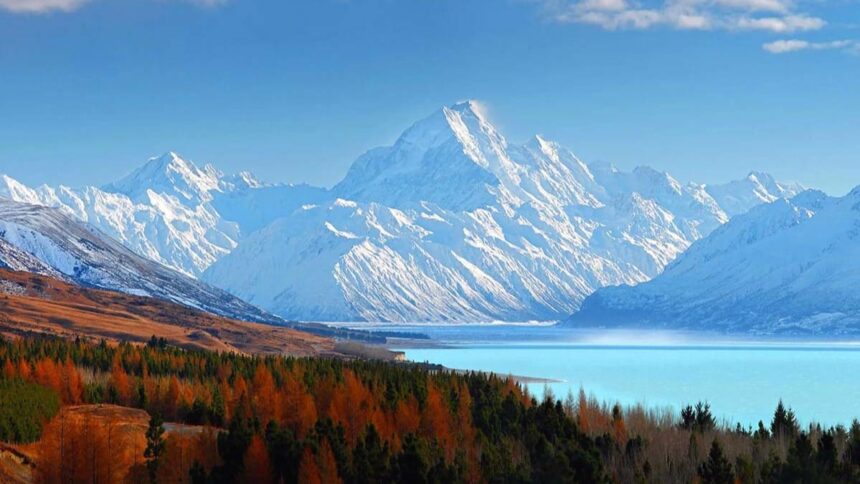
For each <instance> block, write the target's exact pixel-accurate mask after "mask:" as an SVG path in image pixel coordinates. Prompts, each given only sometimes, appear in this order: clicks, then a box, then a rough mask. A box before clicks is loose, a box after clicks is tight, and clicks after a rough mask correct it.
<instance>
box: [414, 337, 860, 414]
mask: <svg viewBox="0 0 860 484" xmlns="http://www.w3.org/2000/svg"><path fill="white" fill-rule="evenodd" d="M398 329H404V330H406V329H408V330H413V331H420V332H422V333H425V334H428V335H430V336H431V337H432V338H433V344H436V345H438V346H439V347H408V346H405V347H402V348H400V349H402V350H403V351H405V352H406V355H407V358H408V359H410V360H413V361H419V362H425V361H426V362H431V363H438V364H442V365H444V366H446V367H448V368H453V369H469V370H482V371H489V372H495V373H498V374H502V375H508V374H512V375H520V376H528V377H540V378H547V379H553V380H559V381H558V382H552V383H530V384H528V385H529V390H530V391H532V392H533V393H534V394H536V395H538V396H540V395H542V394H543V391H544V386H545V385H549V387H550V388H551V389H552V390H553V392H554V393H555V395H556V396H557V397H560V398H563V397H564V396H565V395H566V394H567V392H568V391H569V390H572V391H573V392H574V393H576V392H578V391H579V389H580V387H581V388H584V389H585V391H586V392H587V393H590V394H594V395H595V396H596V397H597V398H598V399H599V400H602V401H606V402H620V403H621V404H622V405H632V404H636V403H642V404H644V405H645V406H648V407H672V408H673V409H674V410H676V411H677V410H678V408H679V407H680V406H681V405H684V404H687V403H695V402H697V401H699V400H702V401H707V402H709V403H710V404H711V407H712V410H713V412H714V413H715V415H717V416H718V417H719V418H721V419H724V420H726V421H728V422H731V424H732V425H734V424H735V423H741V424H742V425H744V426H747V425H755V424H757V422H758V421H759V420H763V421H765V422H766V423H767V422H769V421H770V418H771V416H772V415H773V410H774V408H775V407H776V404H777V402H778V401H779V400H780V399H782V400H783V401H784V402H785V403H786V404H787V405H788V406H790V407H792V408H793V409H794V410H795V412H796V413H797V416H798V418H799V420H800V421H801V422H802V423H809V422H810V421H816V422H819V423H822V424H826V425H835V424H840V423H841V424H849V423H850V422H851V420H852V419H853V418H855V417H860V346H857V345H856V344H852V343H844V342H842V343H822V342H819V343H806V342H796V341H788V342H786V341H755V340H741V341H730V340H723V339H720V338H715V337H708V336H702V335H677V334H663V335H656V334H654V333H640V334H636V333H614V334H612V333H610V334H607V333H599V332H588V333H572V332H571V331H569V330H567V331H562V330H558V329H555V328H547V327H528V326H522V327H516V326H511V327H506V326H492V327H477V326H471V327H468V328H452V327H421V328H415V327H404V328H398Z"/></svg>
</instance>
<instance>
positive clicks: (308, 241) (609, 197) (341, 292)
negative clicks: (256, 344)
mask: <svg viewBox="0 0 860 484" xmlns="http://www.w3.org/2000/svg"><path fill="white" fill-rule="evenodd" d="M744 187H749V186H748V185H745V186H742V187H740V188H738V191H739V192H741V191H742V189H743V188H744ZM749 199H750V201H749V202H748V203H750V206H752V204H753V202H752V200H758V203H761V200H759V198H758V197H754V196H750V197H749ZM727 220H728V217H727V215H726V213H725V212H724V211H723V210H722V209H721V208H720V206H719V205H718V204H717V202H716V201H715V200H714V199H713V197H712V196H711V195H710V194H709V193H708V192H707V190H706V187H705V186H703V185H695V184H691V185H687V186H685V185H682V184H681V183H680V182H678V181H677V180H676V179H674V178H673V177H672V176H671V175H669V174H668V173H664V172H660V171H657V170H654V169H651V168H648V167H639V168H637V169H635V170H633V171H632V172H625V171H621V170H618V169H616V168H614V167H609V166H597V167H592V166H589V165H587V164H585V163H583V162H582V161H581V160H579V159H578V158H577V157H576V156H575V155H574V154H573V153H572V152H571V151H569V150H567V149H566V148H564V147H563V146H561V145H560V144H558V143H555V142H553V141H550V140H548V139H546V138H544V137H542V136H535V137H533V138H532V139H530V140H529V141H528V142H526V143H525V144H523V145H514V144H511V143H509V142H508V141H507V140H506V139H505V137H504V136H502V134H501V133H499V132H498V130H496V128H495V127H493V126H492V124H491V123H490V122H489V120H488V119H487V117H486V116H484V115H483V114H482V112H481V110H480V109H479V105H477V104H475V103H470V102H466V103H459V104H455V105H453V106H449V107H443V108H441V109H439V110H437V111H435V112H434V113H432V114H431V115H430V116H428V117H427V118H425V119H423V120H421V121H419V122H417V123H415V124H413V125H412V126H410V127H409V128H408V129H406V130H405V131H404V132H403V134H402V135H401V136H400V137H399V138H398V139H397V140H396V141H395V143H394V144H393V145H392V146H388V147H382V148H376V149H373V150H370V151H368V152H366V153H365V154H364V155H362V156H360V157H359V158H358V159H357V160H356V161H355V162H354V163H353V165H352V167H351V168H350V169H349V171H348V173H347V175H346V176H345V178H344V179H343V181H341V182H340V183H339V184H338V185H336V186H335V187H334V188H333V189H332V191H331V193H329V194H328V200H327V201H326V200H325V199H324V200H321V201H317V202H314V203H308V204H305V205H304V206H302V209H301V210H296V211H294V212H292V213H291V214H289V215H287V216H285V217H284V218H282V219H280V220H278V221H276V222H274V223H272V224H271V225H269V226H268V227H266V228H264V229H262V230H260V231H258V232H256V233H255V234H252V235H251V236H249V237H248V238H247V239H245V240H244V241H242V242H240V244H239V247H238V248H237V249H236V250H234V251H233V252H232V253H231V254H230V255H228V256H226V257H224V258H223V259H221V260H219V261H218V262H217V263H215V264H214V265H213V266H212V267H210V268H209V269H208V270H207V271H206V272H205V273H204V276H203V277H204V279H205V280H207V281H209V282H211V283H213V284H215V285H217V286H220V287H224V288H226V289H228V290H230V291H231V292H233V293H234V294H237V295H239V296H241V297H243V298H246V299H247V300H249V301H252V302H253V303H256V304H259V305H261V306H262V307H265V308H268V309H270V310H272V311H274V312H276V313H278V314H281V315H283V316H285V317H291V318H311V319H323V320H332V319H334V320H354V319H367V320H383V321H386V320H397V321H483V320H496V319H500V320H514V319H552V318H557V317H559V316H562V315H564V314H565V312H567V311H570V310H571V309H575V308H577V307H578V305H579V303H580V301H582V299H583V298H584V297H585V296H587V295H588V294H590V293H591V292H592V291H593V290H594V289H596V288H599V287H603V286H606V285H611V284H619V283H626V284H635V283H638V282H642V281H646V280H648V279H650V278H652V277H653V276H655V275H657V274H659V273H660V271H661V270H662V269H663V268H664V267H665V266H666V265H667V264H669V263H670V262H671V261H672V260H673V259H675V257H677V256H678V255H679V254H680V253H682V252H683V251H684V250H685V249H686V248H687V247H688V246H689V245H690V244H691V243H693V242H694V241H696V240H698V239H699V238H701V237H702V236H704V235H707V234H708V233H710V232H711V231H712V230H714V229H715V228H717V227H719V226H720V225H722V224H723V223H725V222H726V221H727Z"/></svg>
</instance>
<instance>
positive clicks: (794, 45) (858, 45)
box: [761, 39, 860, 54]
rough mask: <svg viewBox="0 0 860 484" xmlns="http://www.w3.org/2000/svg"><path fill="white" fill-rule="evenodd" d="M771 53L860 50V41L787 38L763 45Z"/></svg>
mask: <svg viewBox="0 0 860 484" xmlns="http://www.w3.org/2000/svg"><path fill="white" fill-rule="evenodd" d="M761 48H762V49H764V50H766V51H768V52H770V53H771V54H787V53H789V52H798V51H801V50H842V51H848V52H858V51H860V41H856V40H832V41H830V42H809V41H806V40H798V39H786V40H777V41H774V42H768V43H766V44H764V45H762V46H761Z"/></svg>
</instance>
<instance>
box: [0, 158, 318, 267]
mask: <svg viewBox="0 0 860 484" xmlns="http://www.w3.org/2000/svg"><path fill="white" fill-rule="evenodd" d="M322 193H325V191H324V190H322V189H319V188H313V187H308V186H305V185H300V186H296V187H293V186H290V185H264V184H262V183H260V182H259V181H257V180H256V179H255V178H254V177H253V176H252V175H250V174H248V173H240V174H238V175H232V176H227V175H224V174H223V173H221V172H219V171H218V170H216V169H215V168H214V167H212V166H211V165H206V166H204V167H203V168H199V167H197V166H196V165H195V164H194V163H192V162H190V161H187V160H184V159H182V158H181V157H180V156H179V155H177V154H176V153H172V152H171V153H167V154H165V155H163V156H161V157H156V158H151V159H150V160H149V161H148V162H147V163H146V164H145V165H143V166H142V167H140V168H138V169H137V170H135V171H134V172H133V173H131V174H130V175H128V176H127V177H125V178H123V179H122V180H120V181H118V182H115V183H113V184H109V185H107V186H105V187H102V188H96V187H85V188H81V189H72V188H68V187H64V186H60V187H58V188H52V187H48V186H42V187H39V188H36V189H32V188H29V187H26V186H24V185H23V184H21V183H19V182H17V181H16V180H14V179H12V178H9V177H8V176H0V197H5V198H8V199H11V200H15V201H19V202H25V203H31V204H37V205H44V206H49V207H56V208H59V209H61V210H63V211H64V212H65V213H68V214H70V215H73V216H74V217H76V218H78V219H79V220H81V221H84V222H87V223H89V224H91V225H93V226H95V227H97V228H98V229H99V230H101V231H102V232H104V233H106V234H108V235H110V236H111V237H113V238H114V239H116V240H118V241H120V242H121V243H122V244H123V245H125V246H126V247H128V248H129V249H131V250H132V251H134V252H135V253H137V254H138V255H141V256H143V257H146V258H149V259H152V260H154V261H156V262H159V263H161V264H163V265H165V266H167V267H170V268H172V269H175V270H177V271H180V272H182V273H184V274H186V275H190V276H198V275H199V274H200V273H201V272H202V271H203V270H205V269H206V268H207V267H209V265H211V264H212V263H213V262H215V261H216V260H218V259H219V258H221V257H223V256H224V255H226V254H227V253H229V252H230V251H231V250H233V249H234V248H235V247H236V245H237V244H238V241H239V240H241V238H242V237H243V236H244V235H245V234H248V233H250V232H252V231H254V230H257V229H258V228H261V227H262V226H264V225H265V224H267V223H268V222H271V221H272V220H274V219H275V218H277V217H279V216H282V215H283V214H285V213H289V212H290V211H292V210H294V209H295V208H297V207H298V206H300V205H301V204H303V203H308V202H305V201H304V200H315V199H317V198H319V197H320V196H321V195H320V194H322ZM224 214H226V216H225V215H224Z"/></svg>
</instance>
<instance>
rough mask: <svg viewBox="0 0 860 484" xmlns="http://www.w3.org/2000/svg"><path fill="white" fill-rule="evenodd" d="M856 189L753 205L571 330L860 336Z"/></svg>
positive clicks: (587, 313)
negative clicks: (610, 328)
mask: <svg viewBox="0 0 860 484" xmlns="http://www.w3.org/2000/svg"><path fill="white" fill-rule="evenodd" d="M858 242H860V189H855V190H854V191H852V192H851V193H849V194H848V195H846V196H845V197H841V198H830V197H827V196H826V195H824V194H823V193H821V192H817V191H812V190H810V191H806V192H803V193H801V194H800V195H797V196H795V197H794V198H791V199H788V200H785V199H783V200H777V201H775V202H774V203H771V204H767V205H763V206H760V207H756V208H754V209H752V210H750V211H749V212H748V213H746V214H744V215H739V216H737V217H735V218H733V219H732V220H731V221H730V222H729V223H727V224H726V225H724V226H723V227H721V228H720V229H718V230H716V231H714V232H713V233H712V234H711V235H710V236H708V237H706V238H705V239H703V240H700V241H699V242H697V243H695V244H693V246H692V247H690V249H689V250H688V251H687V252H685V253H684V254H683V255H682V256H681V257H679V258H678V260H676V261H675V262H674V263H673V264H671V265H670V266H669V267H668V268H667V269H666V271H665V272H663V274H661V275H660V276H658V277H656V278H655V279H654V280H652V281H650V282H647V283H643V284H640V285H638V286H635V287H629V286H621V287H609V288H605V289H601V290H598V291H597V292H596V293H595V294H593V295H592V296H590V297H589V298H588V299H586V300H585V302H584V303H583V306H582V309H581V310H580V311H579V312H578V313H576V314H575V315H574V316H573V317H572V318H571V320H570V322H569V324H571V325H580V326H585V325H601V326H607V325H610V326H647V327H667V328H689V329H706V330H718V331H729V332H753V333H761V334H788V335H791V334H796V335H807V334H813V335H826V336H836V337H838V336H856V335H857V334H860V299H858V297H857V287H858V285H860V265H858V261H860V243H858Z"/></svg>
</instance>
